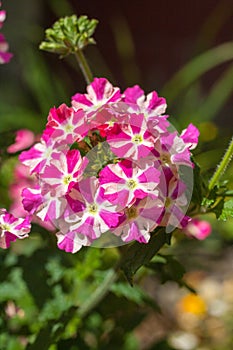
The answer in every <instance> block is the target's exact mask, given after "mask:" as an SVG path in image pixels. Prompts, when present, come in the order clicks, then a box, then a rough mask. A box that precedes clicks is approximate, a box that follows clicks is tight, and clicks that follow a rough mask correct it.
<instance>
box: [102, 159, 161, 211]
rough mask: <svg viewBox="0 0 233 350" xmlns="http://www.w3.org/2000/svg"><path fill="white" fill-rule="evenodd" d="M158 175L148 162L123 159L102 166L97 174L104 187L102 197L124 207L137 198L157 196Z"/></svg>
mask: <svg viewBox="0 0 233 350" xmlns="http://www.w3.org/2000/svg"><path fill="white" fill-rule="evenodd" d="M159 176H160V172H159V171H158V170H157V169H156V168H155V167H153V166H152V164H150V163H145V162H143V161H142V160H141V161H138V162H135V163H133V162H132V161H130V160H123V161H121V162H119V163H117V164H109V165H107V166H106V167H104V168H103V169H102V170H101V172H100V174H99V181H100V184H101V187H102V188H103V189H104V198H106V199H107V200H108V201H109V202H111V203H113V204H115V205H118V206H119V208H122V209H124V208H125V207H126V206H130V205H132V204H133V203H134V202H135V201H136V199H137V198H140V199H142V198H144V197H146V196H148V195H151V196H154V197H156V196H158V191H156V187H157V185H158V183H159Z"/></svg>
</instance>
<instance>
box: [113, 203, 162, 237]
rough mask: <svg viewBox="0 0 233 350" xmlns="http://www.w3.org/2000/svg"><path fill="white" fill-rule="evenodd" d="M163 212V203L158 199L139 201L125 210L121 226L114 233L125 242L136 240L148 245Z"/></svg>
mask: <svg viewBox="0 0 233 350" xmlns="http://www.w3.org/2000/svg"><path fill="white" fill-rule="evenodd" d="M162 211H163V203H162V201H161V200H160V199H158V198H151V197H145V198H143V199H137V201H136V202H135V203H134V204H133V205H132V206H130V207H128V208H126V209H125V210H124V216H122V218H121V221H120V225H118V226H117V227H116V228H115V229H113V230H112V232H113V233H114V234H115V235H117V236H120V237H121V239H122V240H123V241H124V242H131V241H134V240H136V241H138V242H140V243H148V241H149V239H150V232H151V231H153V230H154V229H155V228H156V227H157V226H158V224H159V221H158V220H159V218H160V216H161V214H162Z"/></svg>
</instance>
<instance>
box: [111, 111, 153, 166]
mask: <svg viewBox="0 0 233 350" xmlns="http://www.w3.org/2000/svg"><path fill="white" fill-rule="evenodd" d="M128 118H129V119H128V123H127V124H126V123H125V124H123V125H120V126H119V132H118V133H117V134H115V133H111V132H109V133H108V134H107V142H108V143H109V145H110V148H111V151H112V152H113V153H114V154H115V155H117V156H118V157H119V158H130V159H131V160H137V159H140V158H145V157H147V156H148V155H149V154H150V153H151V151H152V150H153V149H154V145H155V141H156V138H155V136H154V135H152V134H151V133H150V132H149V131H148V129H147V125H146V120H145V118H144V115H143V114H130V115H129V116H128Z"/></svg>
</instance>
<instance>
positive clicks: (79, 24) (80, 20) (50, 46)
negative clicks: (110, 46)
mask: <svg viewBox="0 0 233 350" xmlns="http://www.w3.org/2000/svg"><path fill="white" fill-rule="evenodd" d="M97 24H98V21H97V20H96V19H91V20H90V19H88V17H87V16H80V17H77V16H76V15H72V16H70V17H63V18H60V19H59V20H58V21H57V22H55V23H54V25H53V26H52V28H48V29H46V31H45V37H46V38H45V41H42V43H41V44H40V49H41V50H45V51H49V52H54V53H57V54H59V55H60V56H61V57H64V56H67V55H69V54H71V53H77V52H78V51H80V50H82V49H84V47H85V46H87V45H89V44H95V40H94V39H93V38H92V35H93V33H94V31H95V28H96V26H97Z"/></svg>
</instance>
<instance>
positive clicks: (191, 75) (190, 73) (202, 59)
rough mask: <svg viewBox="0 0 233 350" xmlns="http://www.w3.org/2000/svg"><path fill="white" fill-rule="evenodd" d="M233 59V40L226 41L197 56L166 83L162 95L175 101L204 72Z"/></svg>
mask: <svg viewBox="0 0 233 350" xmlns="http://www.w3.org/2000/svg"><path fill="white" fill-rule="evenodd" d="M232 59H233V42H232V41H231V42H226V43H224V44H221V45H219V46H217V47H214V48H212V49H210V50H208V51H206V52H204V53H202V54H201V55H199V56H197V57H195V58H194V59H192V60H191V61H190V62H188V63H187V64H186V65H185V66H184V67H183V68H181V69H180V70H179V71H178V72H177V73H176V74H175V76H174V77H173V78H172V79H171V80H170V81H169V82H168V83H167V84H166V85H165V87H164V89H163V91H162V92H161V94H162V95H164V96H167V99H168V101H169V102H171V101H173V100H174V99H175V98H176V97H177V96H178V95H179V94H180V93H181V92H182V91H183V90H185V89H186V88H187V87H188V86H189V85H191V84H192V83H193V82H195V81H196V80H197V79H198V78H200V77H201V76H202V75H203V74H204V73H206V72H208V71H209V70H211V69H212V68H214V67H217V66H218V65H220V64H223V63H224V62H227V61H231V60H232Z"/></svg>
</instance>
